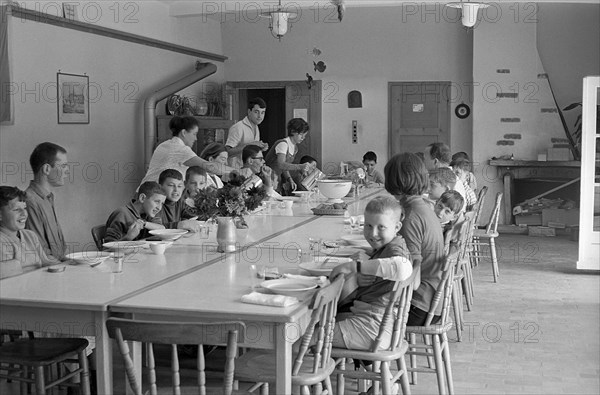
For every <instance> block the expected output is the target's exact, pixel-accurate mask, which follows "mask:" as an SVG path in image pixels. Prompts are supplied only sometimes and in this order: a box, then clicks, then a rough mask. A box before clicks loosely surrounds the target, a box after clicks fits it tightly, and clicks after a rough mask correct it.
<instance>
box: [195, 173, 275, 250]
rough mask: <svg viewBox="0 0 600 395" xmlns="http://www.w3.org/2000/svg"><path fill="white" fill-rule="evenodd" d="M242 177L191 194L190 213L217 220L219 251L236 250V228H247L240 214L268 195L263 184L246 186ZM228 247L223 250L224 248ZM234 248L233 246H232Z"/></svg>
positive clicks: (254, 207)
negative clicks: (221, 185) (192, 199)
mask: <svg viewBox="0 0 600 395" xmlns="http://www.w3.org/2000/svg"><path fill="white" fill-rule="evenodd" d="M245 180H246V179H245V178H244V177H241V176H237V177H233V178H232V179H230V181H229V182H228V183H227V184H225V185H224V186H223V188H219V189H217V188H213V187H207V188H206V189H204V190H200V191H198V194H197V195H196V196H195V197H194V207H193V208H192V207H189V208H188V210H187V211H188V213H189V215H190V216H198V219H199V220H204V221H206V220H216V221H217V224H218V228H217V241H218V243H219V247H218V248H219V252H231V251H233V250H234V249H235V241H236V240H235V237H236V236H235V230H236V228H238V229H239V228H247V227H248V225H247V224H246V222H245V221H244V218H243V215H244V214H247V213H248V212H250V211H252V210H255V209H256V208H257V207H258V206H260V204H261V202H262V201H263V200H264V199H265V198H266V197H267V192H266V189H265V188H264V186H262V185H260V186H249V185H248V183H246V184H245V183H244V181H245ZM221 240H222V241H223V242H221ZM226 247H227V248H228V250H226V251H222V249H223V250H225V248H226ZM232 248H233V249H232Z"/></svg>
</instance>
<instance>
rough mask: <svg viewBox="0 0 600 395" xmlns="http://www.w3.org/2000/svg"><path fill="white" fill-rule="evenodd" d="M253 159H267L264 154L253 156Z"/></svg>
mask: <svg viewBox="0 0 600 395" xmlns="http://www.w3.org/2000/svg"><path fill="white" fill-rule="evenodd" d="M252 159H260V160H265V157H264V156H253V157H252Z"/></svg>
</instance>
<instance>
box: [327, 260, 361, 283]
mask: <svg viewBox="0 0 600 395" xmlns="http://www.w3.org/2000/svg"><path fill="white" fill-rule="evenodd" d="M352 273H356V262H346V263H342V264H341V265H337V266H336V267H334V268H333V270H332V271H331V274H330V275H329V280H330V281H333V280H335V278H336V277H337V276H346V275H348V274H352Z"/></svg>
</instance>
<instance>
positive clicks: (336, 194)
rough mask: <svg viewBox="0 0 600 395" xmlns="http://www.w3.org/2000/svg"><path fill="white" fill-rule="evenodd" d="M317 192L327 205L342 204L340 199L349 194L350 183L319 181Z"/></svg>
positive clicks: (344, 181)
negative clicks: (324, 198)
mask: <svg viewBox="0 0 600 395" xmlns="http://www.w3.org/2000/svg"><path fill="white" fill-rule="evenodd" d="M317 184H318V185H319V192H321V194H322V195H323V196H325V197H326V198H327V199H328V200H327V203H342V202H343V200H342V198H343V197H344V196H346V195H347V194H348V192H350V189H351V188H352V181H348V180H319V181H317Z"/></svg>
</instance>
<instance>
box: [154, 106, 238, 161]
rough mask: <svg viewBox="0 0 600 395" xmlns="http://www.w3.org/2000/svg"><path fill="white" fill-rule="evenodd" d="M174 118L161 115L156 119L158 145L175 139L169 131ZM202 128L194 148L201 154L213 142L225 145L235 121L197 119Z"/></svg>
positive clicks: (199, 130) (212, 118)
mask: <svg viewBox="0 0 600 395" xmlns="http://www.w3.org/2000/svg"><path fill="white" fill-rule="evenodd" d="M171 118H173V117H172V116H170V115H159V116H157V117H156V131H157V133H156V140H157V141H156V144H157V145H158V144H160V143H162V142H163V141H165V140H168V139H170V138H171V137H173V133H172V132H171V130H169V122H170V121H171ZM195 118H196V119H197V120H198V124H199V126H200V128H199V129H198V141H196V144H194V146H193V147H192V149H193V150H194V152H196V153H197V154H200V152H202V150H203V149H204V147H206V146H207V145H208V144H210V143H213V142H218V143H223V144H225V142H226V141H227V133H228V131H229V128H230V127H231V125H233V124H234V123H235V121H233V120H231V119H222V118H216V117H195Z"/></svg>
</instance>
